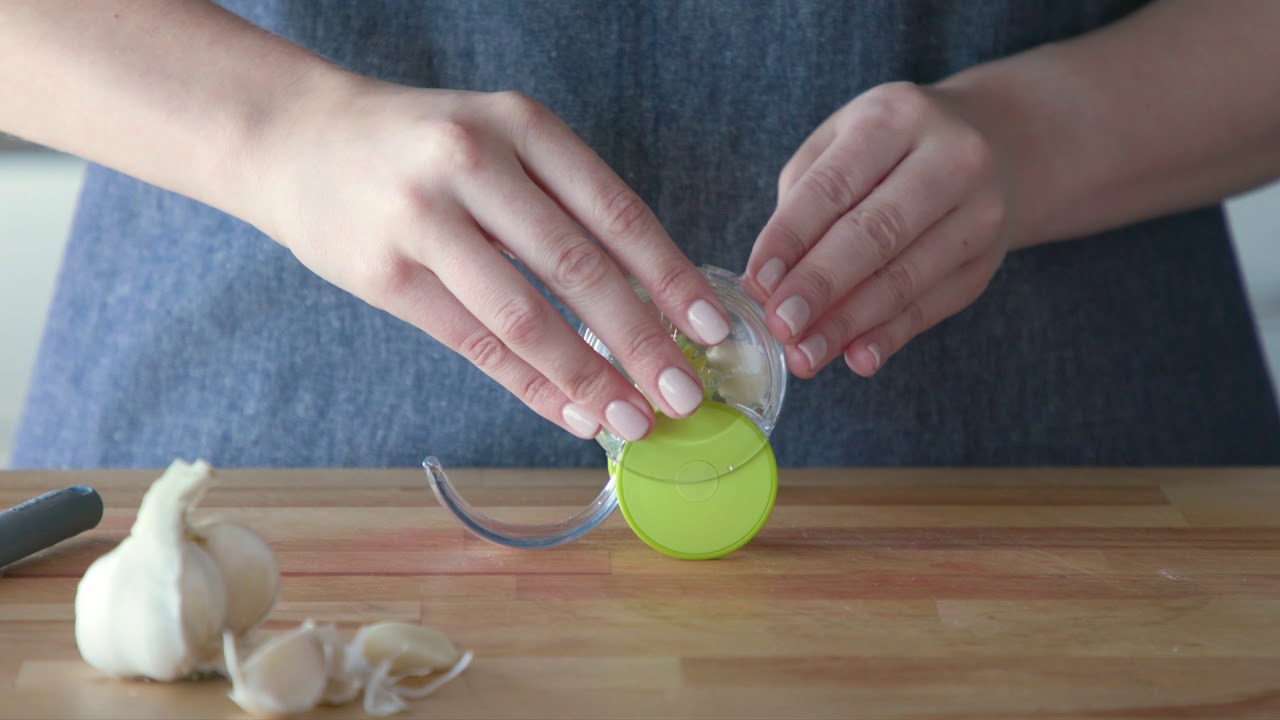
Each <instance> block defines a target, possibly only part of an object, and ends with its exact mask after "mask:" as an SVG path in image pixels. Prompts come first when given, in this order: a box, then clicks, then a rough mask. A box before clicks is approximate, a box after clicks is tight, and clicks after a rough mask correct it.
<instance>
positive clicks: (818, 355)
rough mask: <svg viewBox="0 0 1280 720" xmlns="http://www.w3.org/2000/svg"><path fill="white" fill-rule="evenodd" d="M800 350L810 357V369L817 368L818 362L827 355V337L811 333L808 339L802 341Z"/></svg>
mask: <svg viewBox="0 0 1280 720" xmlns="http://www.w3.org/2000/svg"><path fill="white" fill-rule="evenodd" d="M800 352H802V353H804V356H805V357H807V358H809V369H810V370H817V369H818V363H820V362H822V359H823V358H824V357H826V356H827V339H826V338H824V337H822V336H821V335H811V336H810V337H809V339H808V340H805V341H804V342H802V343H800Z"/></svg>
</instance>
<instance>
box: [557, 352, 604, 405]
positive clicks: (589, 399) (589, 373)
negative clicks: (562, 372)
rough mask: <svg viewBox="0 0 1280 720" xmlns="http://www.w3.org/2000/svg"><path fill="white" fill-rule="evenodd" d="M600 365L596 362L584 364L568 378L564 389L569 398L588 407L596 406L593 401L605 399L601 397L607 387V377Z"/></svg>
mask: <svg viewBox="0 0 1280 720" xmlns="http://www.w3.org/2000/svg"><path fill="white" fill-rule="evenodd" d="M601 365H602V364H601V363H598V362H587V363H584V364H583V365H582V367H580V368H579V369H577V370H575V371H574V372H573V373H572V374H571V375H570V376H569V378H568V380H566V381H565V385H564V387H565V391H566V392H567V394H568V395H569V397H570V398H572V399H573V400H574V401H576V402H579V403H585V404H588V405H590V404H596V403H593V401H594V400H597V399H598V400H600V401H603V400H604V399H605V398H604V397H603V395H604V391H605V389H606V388H607V387H608V385H609V375H608V372H607V371H606V370H605V369H604V368H603V367H602V366H601ZM600 404H603V403H602V402H601V403H600Z"/></svg>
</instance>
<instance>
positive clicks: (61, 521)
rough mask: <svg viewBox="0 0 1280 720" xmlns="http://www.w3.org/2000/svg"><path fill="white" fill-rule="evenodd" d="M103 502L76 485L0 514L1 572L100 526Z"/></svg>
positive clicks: (98, 497) (89, 491)
mask: <svg viewBox="0 0 1280 720" xmlns="http://www.w3.org/2000/svg"><path fill="white" fill-rule="evenodd" d="M101 519H102V498H101V497H100V496H99V495H98V493H97V492H96V491H95V490H94V489H93V488H90V487H85V486H84V485H76V486H74V487H68V488H62V489H61V490H54V491H52V492H47V493H45V494H44V495H41V496H40V497H37V498H32V499H30V500H28V501H26V502H24V503H22V504H21V505H15V506H14V507H11V508H9V509H8V510H5V511H4V512H0V568H3V567H4V566H6V565H8V564H10V563H13V562H16V561H18V560H21V559H22V558H24V557H27V556H28V555H33V554H35V553H37V552H39V551H41V550H44V549H45V548H48V547H52V546H54V545H56V544H58V543H60V542H62V541H63V540H66V539H67V538H69V537H73V536H75V535H78V534H80V533H82V532H84V531H85V530H89V529H91V528H93V527H95V526H96V525H97V524H98V521H100V520H101Z"/></svg>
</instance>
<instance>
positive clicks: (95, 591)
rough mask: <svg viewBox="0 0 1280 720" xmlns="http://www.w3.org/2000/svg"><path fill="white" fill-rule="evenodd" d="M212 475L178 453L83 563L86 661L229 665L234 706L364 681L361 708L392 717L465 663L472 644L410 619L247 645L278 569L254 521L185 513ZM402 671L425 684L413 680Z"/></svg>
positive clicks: (330, 700)
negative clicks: (110, 539)
mask: <svg viewBox="0 0 1280 720" xmlns="http://www.w3.org/2000/svg"><path fill="white" fill-rule="evenodd" d="M211 481H212V471H211V469H210V467H209V465H208V463H206V462H204V461H202V460H201V461H196V462H195V463H192V464H188V463H186V462H184V461H182V460H175V461H174V462H173V464H171V465H170V466H169V468H168V469H167V470H165V472H164V474H163V475H162V476H161V477H159V478H158V479H157V480H156V481H155V482H154V483H152V485H151V487H150V488H149V489H148V490H147V492H146V494H145V495H144V496H143V498H142V504H141V505H140V507H139V508H138V517H137V519H136V520H135V521H134V523H133V527H132V528H131V529H130V531H129V536H128V537H127V538H125V539H124V540H123V541H122V542H121V543H120V544H119V545H117V546H116V547H115V548H113V549H112V550H111V551H110V552H108V553H107V554H105V555H103V556H102V557H100V558H98V559H97V560H95V561H94V562H93V564H92V565H90V566H89V569H88V570H86V571H85V574H84V577H82V578H81V579H80V584H79V585H78V586H77V588H76V601H75V611H76V622H75V634H76V646H77V647H78V648H79V650H80V655H81V656H82V657H83V658H84V659H85V661H86V662H88V663H89V664H90V665H92V666H93V667H95V668H97V669H98V670H99V671H101V672H103V673H106V674H107V675H111V676H115V677H129V678H138V677H141V678H149V679H152V680H162V681H173V680H181V679H186V678H191V677H192V676H194V675H198V674H201V673H205V672H209V671H217V672H225V674H226V675H227V677H229V678H230V680H231V693H230V698H231V699H232V700H233V701H234V702H235V703H236V704H237V705H239V706H240V707H241V708H242V709H244V710H246V711H248V712H249V713H251V714H253V715H257V716H273V717H274V716H282V715H296V714H299V713H304V712H306V711H308V710H310V709H312V708H314V707H315V706H316V705H319V704H321V703H323V704H329V705H339V704H342V703H346V702H349V701H351V700H354V699H355V698H356V697H357V696H358V695H360V693H361V691H363V693H364V708H365V711H366V712H368V713H369V714H370V715H389V714H391V713H395V712H399V711H401V710H403V709H405V708H406V707H407V703H406V702H405V701H406V699H408V698H420V697H425V696H426V695H428V694H430V693H432V692H434V691H435V690H436V689H437V688H439V687H440V686H441V685H443V684H445V683H446V682H449V681H450V680H452V679H453V678H454V677H456V676H457V675H458V674H459V673H461V672H462V671H463V670H464V669H465V668H466V667H467V665H468V663H470V661H471V653H470V652H468V653H466V654H460V653H459V652H458V649H457V648H456V647H454V645H453V643H452V642H450V641H449V639H448V638H447V637H445V636H444V635H443V634H442V633H440V632H439V631H437V630H433V629H431V628H426V627H421V626H417V625H409V624H405V623H376V624H373V625H367V626H365V627H362V628H360V629H359V630H358V631H357V632H356V635H355V638H354V639H353V640H352V641H351V642H350V643H349V644H348V643H346V642H345V641H344V640H343V638H342V636H341V635H339V633H338V631H337V630H336V629H335V628H334V627H333V626H332V625H325V626H317V625H316V624H315V623H313V622H312V621H310V620H308V621H307V622H305V623H303V624H302V626H300V627H298V628H296V629H295V630H292V631H290V632H288V633H284V634H282V635H278V636H276V637H274V638H271V639H269V640H267V641H266V642H263V643H262V644H260V645H257V646H256V647H251V648H250V647H248V646H249V645H250V643H249V642H246V640H247V636H248V633H249V632H250V631H251V630H253V629H255V628H256V627H257V626H258V625H259V624H261V623H262V621H263V620H264V619H265V618H266V617H267V616H268V615H269V614H270V613H271V611H272V609H273V608H274V607H275V604H276V600H277V598H278V596H279V593H280V568H279V565H278V564H277V562H276V556H275V553H274V552H272V550H271V547H270V546H269V545H268V544H267V542H266V540H265V539H263V537H262V536H261V535H259V534H258V533H256V532H254V531H253V530H252V529H250V528H248V527H245V526H244V525H238V524H236V523H232V522H226V521H221V520H199V521H195V522H193V521H192V520H191V519H190V517H189V515H190V513H191V511H192V510H194V509H195V506H196V504H197V503H199V501H200V499H201V498H202V497H203V496H204V493H205V491H206V490H207V489H208V487H209V484H210V482H211ZM219 649H221V653H219ZM242 650H247V651H248V657H246V658H242V657H241V651H242ZM407 678H428V679H429V680H430V682H428V683H427V684H426V685H423V686H421V687H408V686H406V685H404V684H402V683H401V681H403V680H405V679H407Z"/></svg>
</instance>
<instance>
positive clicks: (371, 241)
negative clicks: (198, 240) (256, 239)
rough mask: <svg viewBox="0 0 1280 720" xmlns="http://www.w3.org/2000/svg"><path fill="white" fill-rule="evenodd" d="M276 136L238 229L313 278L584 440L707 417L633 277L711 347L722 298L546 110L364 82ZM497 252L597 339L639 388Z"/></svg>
mask: <svg viewBox="0 0 1280 720" xmlns="http://www.w3.org/2000/svg"><path fill="white" fill-rule="evenodd" d="M271 123H272V125H273V126H274V127H273V129H272V130H271V131H269V132H268V133H267V138H266V139H267V142H265V143H264V144H263V146H264V147H267V148H270V150H269V151H268V157H267V158H266V159H265V161H264V162H262V163H261V164H260V167H262V168H265V169H264V170H263V171H262V172H263V179H262V185H263V187H265V188H266V192H265V193H258V194H257V196H256V199H254V200H252V201H251V203H252V207H251V208H249V209H248V211H247V212H246V213H244V215H245V216H247V217H248V219H249V220H250V221H251V222H253V223H254V224H255V225H257V226H258V227H259V228H261V229H263V230H264V232H266V233H267V234H269V235H270V236H272V237H273V238H275V239H276V240H277V241H278V242H280V243H282V244H283V245H285V246H287V247H289V248H290V249H291V250H292V251H293V253H294V254H295V255H296V256H297V257H298V258H299V260H301V261H302V262H303V263H304V264H305V265H307V266H308V267H309V268H310V269H311V270H313V271H314V272H316V273H317V274H319V275H320V276H322V277H324V278H326V279H327V280H329V281H330V282H332V283H334V284H335V285H337V286H339V287H341V288H344V289H345V290H347V291H349V292H351V293H353V294H354V295H356V296H358V297H360V298H362V299H364V300H365V301H367V302H369V303H371V304H372V305H375V306H377V307H379V308H382V309H385V310H386V311H388V312H390V313H392V314H393V315H395V316H397V317H399V318H401V319H403V320H405V321H406V322H408V323H410V324H412V325H414V326H416V327H418V328H421V329H422V330H423V331H425V332H427V333H429V334H430V335H432V336H434V337H435V338H437V339H438V340H440V341H441V342H442V343H444V344H445V345H447V346H448V347H450V348H452V349H453V350H455V351H457V352H458V353H460V354H462V355H463V356H464V357H466V358H467V359H468V360H470V361H471V362H472V363H473V364H475V365H476V366H477V367H479V368H480V369H481V370H483V371H484V372H485V373H487V374H488V375H489V376H490V377H492V378H493V379H494V380H496V381H498V382H499V383H501V384H502V385H503V386H505V387H506V388H507V389H508V390H510V391H511V392H512V393H514V394H515V395H516V396H517V397H519V398H520V399H521V400H522V401H524V403H525V404H527V405H528V406H529V407H531V408H532V409H534V410H535V411H537V412H538V413H539V414H541V415H543V416H544V417H546V418H548V419H550V420H552V421H553V422H555V423H557V424H559V425H561V426H562V427H564V428H565V429H567V430H569V431H571V432H573V433H574V434H576V435H578V436H579V437H583V438H590V437H592V436H594V435H595V434H596V433H597V432H598V431H599V429H600V425H601V424H602V423H603V424H604V425H606V426H608V427H610V428H612V429H613V430H614V431H615V432H617V433H618V434H619V435H621V436H623V437H625V438H627V439H630V440H636V439H639V438H640V437H642V436H644V435H645V434H647V433H648V432H649V430H650V429H651V428H652V426H653V408H651V406H650V403H649V401H648V400H646V397H645V396H647V397H648V398H651V399H652V401H653V403H654V404H655V405H656V407H657V409H658V410H660V411H661V412H663V413H665V414H667V415H671V416H675V417H683V416H686V415H688V414H689V413H691V412H692V411H693V410H694V409H695V408H696V407H697V406H698V404H699V403H700V401H701V399H702V386H701V383H700V381H699V380H698V377H697V375H696V374H695V373H694V372H693V370H692V369H691V368H690V366H689V364H688V362H687V361H686V359H685V357H684V355H683V354H682V353H681V351H680V349H679V348H678V347H677V345H676V344H675V342H674V341H673V339H672V338H671V337H669V336H668V335H667V333H666V332H664V329H663V327H662V325H661V324H660V322H659V319H658V317H657V316H656V314H654V313H653V312H651V311H649V310H647V309H646V308H645V307H644V306H643V305H642V304H641V302H640V301H639V299H638V298H637V296H636V294H635V291H634V289H633V288H632V286H631V285H630V283H629V282H628V280H627V279H626V277H625V274H627V273H629V274H631V275H632V276H634V277H635V279H636V280H637V281H638V282H639V283H640V284H641V285H643V286H644V287H645V288H646V289H647V290H648V292H649V293H650V295H651V296H652V297H653V298H654V300H655V303H656V305H657V307H658V308H659V309H660V310H661V311H662V312H663V314H665V315H666V316H667V317H668V318H670V319H671V321H672V322H673V323H674V324H675V325H676V326H677V327H679V328H680V330H682V331H683V332H685V333H686V334H688V335H689V336H690V337H691V338H694V339H696V340H699V341H701V342H703V343H707V344H715V343H718V342H720V341H722V340H723V339H724V338H725V336H726V335H727V333H728V325H727V323H726V320H725V316H724V311H723V309H722V306H721V304H720V303H719V300H718V299H717V297H716V295H715V293H714V292H713V291H712V290H711V288H710V286H709V285H708V284H707V283H706V282H705V280H704V279H703V277H702V275H701V274H700V273H699V271H698V270H697V268H695V267H694V265H693V264H692V263H691V262H690V261H689V260H688V259H687V258H686V257H685V256H684V255H683V254H682V253H681V252H680V251H679V250H678V249H677V248H676V246H675V244H674V243H673V242H672V241H671V239H670V238H669V237H668V236H667V234H666V233H665V232H664V230H663V229H662V227H661V225H660V224H659V222H658V220H657V218H656V217H655V216H654V215H653V213H652V212H651V211H650V210H649V208H648V207H647V206H646V205H645V204H644V203H643V202H642V201H641V199H640V198H639V197H638V196H637V195H636V194H635V193H634V192H633V191H632V190H630V189H629V188H628V187H627V186H626V185H625V184H624V183H623V182H622V180H621V179H619V178H618V177H617V176H616V175H615V174H614V173H613V172H611V171H610V169H609V168H608V167H607V166H606V165H605V163H604V162H603V161H602V160H601V159H600V158H599V157H597V156H596V155H595V154H594V153H593V152H592V151H591V150H590V149H589V148H588V147H587V146H586V145H585V144H584V143H583V142H582V141H581V140H579V139H578V138H577V137H576V136H575V135H574V133H573V132H572V131H571V130H570V129H569V127H568V126H566V125H565V124H564V123H563V122H562V121H561V120H560V119H559V118H557V117H556V116H555V115H554V114H552V113H551V112H550V111H548V110H547V109H546V108H544V107H542V106H541V105H539V104H538V103H536V102H534V101H533V100H531V99H529V98H527V97H524V96H522V95H519V94H514V93H493V94H490V93H467V92H452V91H443V90H422V89H415V88H406V87H400V86H394V85H388V84H385V83H378V82H373V81H368V80H363V79H357V80H355V81H354V82H351V83H350V85H349V86H344V87H343V88H342V91H341V92H337V93H325V94H323V95H322V99H321V100H320V101H318V102H317V101H316V100H314V99H313V100H311V101H309V102H303V103H300V104H299V107H298V108H296V109H295V110H292V111H290V112H289V113H287V116H286V117H283V118H275V119H273V120H272V121H271ZM592 238H595V240H598V243H597V242H595V241H593V240H592ZM504 254H506V255H509V256H510V257H513V258H516V259H518V260H519V261H520V262H521V263H523V264H524V265H525V266H526V267H527V268H528V269H529V270H530V271H532V273H533V274H534V275H536V276H537V277H538V278H539V279H540V280H542V281H543V282H544V283H545V284H546V286H547V287H548V288H549V289H550V290H551V291H552V292H553V293H554V294H555V295H556V296H557V297H559V298H560V299H562V300H563V301H564V302H565V304H566V305H567V306H568V307H569V308H570V309H571V310H572V311H573V312H574V313H575V314H576V315H577V316H578V317H579V318H580V319H582V321H583V322H585V323H586V324H587V325H588V326H589V327H591V328H592V329H593V330H594V331H595V332H596V334H597V335H599V336H600V337H601V339H602V340H603V341H604V343H605V344H606V345H607V346H608V347H609V349H610V350H611V351H612V352H613V354H614V355H615V356H616V357H617V358H619V360H620V361H621V363H622V365H623V366H624V367H625V368H626V371H627V374H628V375H630V377H631V378H632V379H633V380H634V382H635V385H633V384H632V382H629V381H628V380H627V379H626V378H624V376H623V375H622V374H621V373H619V372H618V371H617V370H615V369H614V368H613V367H612V366H611V365H610V364H609V363H607V362H606V361H605V360H604V359H603V358H602V357H601V356H600V355H598V354H597V353H595V352H594V351H593V350H592V349H591V348H590V347H589V346H588V345H587V344H586V343H585V342H584V341H583V340H582V339H581V338H580V337H579V336H578V334H577V332H576V331H575V329H574V328H572V327H570V326H569V325H568V324H567V323H566V322H564V320H563V319H562V318H561V317H560V316H559V315H558V314H557V313H556V312H555V309H554V308H553V306H552V305H551V304H550V303H549V302H548V301H547V300H546V298H544V297H543V296H542V295H541V294H540V293H539V292H538V291H537V289H536V288H535V287H534V286H533V285H531V284H530V283H529V282H528V281H527V280H526V279H525V277H524V276H523V275H522V274H521V273H520V272H519V270H518V269H517V267H516V266H515V265H514V264H513V263H512V262H510V261H509V260H508V258H507V257H504ZM636 386H638V387H639V389H640V390H637V389H636ZM641 391H643V393H644V395H642V394H641Z"/></svg>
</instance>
